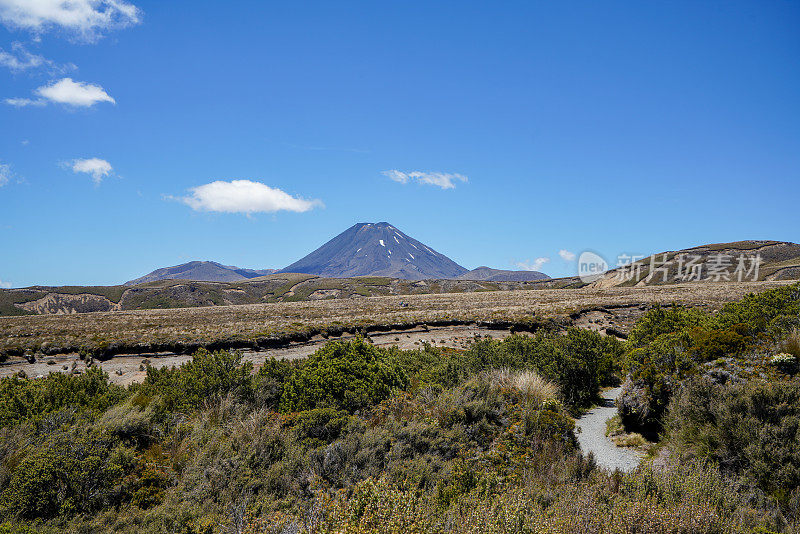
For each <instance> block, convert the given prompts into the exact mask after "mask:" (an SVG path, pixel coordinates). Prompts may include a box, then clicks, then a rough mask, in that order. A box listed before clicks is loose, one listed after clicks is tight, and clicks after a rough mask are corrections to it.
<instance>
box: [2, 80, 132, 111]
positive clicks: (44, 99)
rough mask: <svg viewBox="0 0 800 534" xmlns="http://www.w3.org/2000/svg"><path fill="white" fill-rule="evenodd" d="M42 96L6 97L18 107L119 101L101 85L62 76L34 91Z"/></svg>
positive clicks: (76, 105) (9, 102) (87, 105)
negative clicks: (33, 97) (34, 98)
mask: <svg viewBox="0 0 800 534" xmlns="http://www.w3.org/2000/svg"><path fill="white" fill-rule="evenodd" d="M34 93H35V94H37V95H38V96H39V97H40V98H38V99H36V100H32V99H30V98H6V100H5V102H6V104H8V105H11V106H16V107H24V106H44V105H45V104H47V103H48V102H53V103H55V104H64V105H67V106H74V107H84V108H88V107H92V106H94V105H95V104H97V103H98V102H111V103H112V104H116V103H117V101H116V100H114V99H113V98H111V96H110V95H109V94H108V93H106V91H105V89H103V88H102V87H100V86H99V85H95V84H92V83H87V82H76V81H74V80H73V79H72V78H62V79H60V80H58V81H56V82H51V83H50V85H43V86H42V87H39V88H38V89H36V90H35V91H34Z"/></svg>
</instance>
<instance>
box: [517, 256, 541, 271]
mask: <svg viewBox="0 0 800 534" xmlns="http://www.w3.org/2000/svg"><path fill="white" fill-rule="evenodd" d="M549 262H550V258H546V257H541V258H536V259H535V260H533V261H531V260H525V261H515V262H513V263H514V266H515V267H517V268H518V269H522V270H523V271H538V270H539V269H541V268H542V265H544V264H545V263H549Z"/></svg>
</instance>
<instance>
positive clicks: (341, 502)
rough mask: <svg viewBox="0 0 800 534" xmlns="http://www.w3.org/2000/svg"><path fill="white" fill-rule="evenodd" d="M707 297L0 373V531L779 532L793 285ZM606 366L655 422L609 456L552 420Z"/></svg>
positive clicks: (789, 476) (792, 467) (568, 411)
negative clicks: (541, 321) (492, 333)
mask: <svg viewBox="0 0 800 534" xmlns="http://www.w3.org/2000/svg"><path fill="white" fill-rule="evenodd" d="M621 297H622V298H625V293H624V292H623V293H621ZM715 302H719V301H715ZM715 308H717V309H716V310H715V311H713V312H707V311H704V310H703V309H697V308H688V307H682V306H670V307H655V308H653V309H650V310H648V311H647V312H646V313H645V314H644V315H643V316H642V317H641V318H640V319H639V320H638V321H637V322H636V323H635V325H633V327H632V328H631V329H630V336H629V338H628V339H627V340H626V341H621V340H618V339H616V338H614V337H611V336H603V335H601V334H599V333H596V332H592V331H588V330H585V329H578V328H571V327H567V328H565V329H562V330H561V331H545V330H540V331H539V332H537V333H536V334H534V335H530V336H511V337H508V338H506V339H504V340H502V341H495V340H486V339H480V340H476V341H475V342H474V343H472V344H471V346H470V347H469V348H468V349H467V350H454V349H442V348H434V347H431V346H428V345H426V346H424V347H422V348H421V349H420V350H399V349H397V348H378V347H375V346H373V345H372V344H370V343H369V342H368V341H365V340H361V339H356V340H353V341H346V342H344V341H337V342H330V343H328V344H327V345H325V346H324V347H322V348H321V349H320V350H318V351H317V352H316V353H315V354H313V355H312V356H310V357H309V358H306V359H304V360H294V361H285V360H270V361H268V362H267V363H266V364H265V365H264V366H263V367H261V368H260V369H259V370H258V371H256V372H254V370H253V368H252V366H251V365H250V364H249V363H248V362H243V361H242V358H241V356H240V355H238V354H236V353H235V352H228V351H215V352H209V351H206V350H199V351H198V352H197V353H196V354H195V355H194V358H193V359H192V360H191V361H188V362H186V363H184V364H183V365H182V366H181V367H179V368H172V369H169V368H163V369H155V368H152V367H151V368H148V369H147V376H146V379H145V380H144V382H142V383H141V384H134V385H131V386H129V387H121V386H117V385H114V384H111V383H110V382H109V380H108V377H107V376H105V375H104V374H103V372H102V370H100V369H99V368H92V369H89V371H88V372H86V373H83V374H80V375H70V374H53V375H51V376H49V377H47V378H43V379H38V380H34V379H27V378H21V377H10V378H5V379H2V381H0V426H2V430H0V432H2V438H1V439H0V458H2V463H0V532H111V531H114V532H136V533H147V532H183V533H215V532H248V533H272V532H276V533H277V532H307V533H318V532H319V533H321V532H375V533H400V532H437V533H438V532H443V533H444V532H457V533H461V532H463V533H467V532H476V533H477V532H526V533H528V532H609V533H611V532H613V533H617V532H619V533H623V532H625V533H628V532H652V533H695V532H701V533H702V532H706V533H721V532H751V533H752V532H760V533H766V532H792V531H796V530H797V528H798V527H800V490H798V486H800V455H798V452H797V451H798V450H800V447H798V445H800V382H799V381H798V378H797V377H798V375H797V373H798V359H797V358H798V357H800V354H798V351H797V347H798V343H797V340H798V329H800V286H798V285H792V286H783V287H778V288H775V289H770V290H768V291H764V292H761V293H760V294H757V295H756V294H753V295H748V296H744V297H743V298H741V299H740V300H739V301H737V302H733V303H728V304H726V305H724V306H715ZM620 382H623V383H624V393H625V394H624V395H623V398H622V400H621V402H620V405H619V412H620V424H623V425H625V429H626V430H628V431H630V432H634V431H641V432H644V433H646V434H647V435H651V436H652V435H655V436H656V437H657V438H656V439H657V442H656V443H654V445H653V446H652V447H651V448H650V454H649V456H648V457H647V458H646V459H645V460H644V461H643V462H642V464H641V465H640V466H639V467H638V468H637V469H636V470H634V471H633V472H631V473H626V474H622V473H619V472H608V471H605V470H603V469H600V468H598V467H597V466H596V465H595V463H594V461H593V459H592V458H591V457H584V456H583V455H582V454H581V453H580V451H579V450H578V449H577V446H576V439H575V435H574V433H573V428H574V418H575V417H576V416H579V415H580V413H582V411H583V410H586V409H587V408H589V407H590V406H592V404H593V403H594V402H596V401H597V399H598V395H599V393H600V391H601V390H602V388H604V387H607V386H611V385H615V384H618V383H620Z"/></svg>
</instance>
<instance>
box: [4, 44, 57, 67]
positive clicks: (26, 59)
mask: <svg viewBox="0 0 800 534" xmlns="http://www.w3.org/2000/svg"><path fill="white" fill-rule="evenodd" d="M52 64H53V62H52V61H50V60H48V59H45V58H43V57H42V56H39V55H37V54H32V53H31V52H28V51H27V50H26V49H25V47H24V46H22V43H11V52H6V51H5V50H3V49H2V48H0V65H2V66H3V67H8V68H9V69H11V70H12V71H13V72H19V71H23V70H27V69H33V68H36V67H41V66H42V65H52Z"/></svg>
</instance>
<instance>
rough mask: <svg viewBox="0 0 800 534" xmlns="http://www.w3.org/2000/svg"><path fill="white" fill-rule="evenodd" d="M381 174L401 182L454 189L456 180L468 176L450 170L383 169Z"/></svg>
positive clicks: (463, 180) (461, 180)
mask: <svg viewBox="0 0 800 534" xmlns="http://www.w3.org/2000/svg"><path fill="white" fill-rule="evenodd" d="M381 174H383V175H384V176H386V177H388V178H390V179H392V180H394V181H395V182H399V183H401V184H407V183H409V182H417V183H418V184H426V185H435V186H438V187H441V188H442V189H454V188H455V186H456V184H455V182H466V181H467V177H466V176H464V175H463V174H458V173H449V172H420V171H411V172H403V171H398V170H396V169H393V170H390V171H383V172H381Z"/></svg>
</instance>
